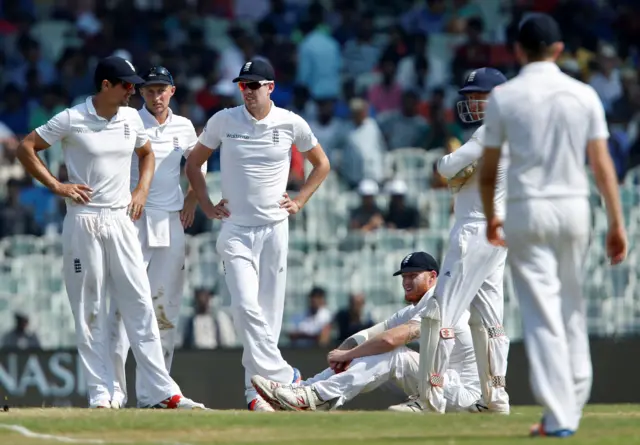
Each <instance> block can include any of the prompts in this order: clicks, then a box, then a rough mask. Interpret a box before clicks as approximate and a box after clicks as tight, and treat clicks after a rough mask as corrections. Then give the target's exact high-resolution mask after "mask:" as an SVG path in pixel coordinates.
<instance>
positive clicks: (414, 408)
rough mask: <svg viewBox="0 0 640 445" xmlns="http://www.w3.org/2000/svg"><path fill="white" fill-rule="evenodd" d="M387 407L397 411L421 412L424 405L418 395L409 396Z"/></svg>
mask: <svg viewBox="0 0 640 445" xmlns="http://www.w3.org/2000/svg"><path fill="white" fill-rule="evenodd" d="M387 409H388V410H389V411H395V412H397V413H423V412H424V411H425V409H424V405H423V404H422V402H421V401H420V397H418V396H409V398H408V399H407V400H406V401H405V402H402V403H400V404H398V405H392V406H390V407H389V408H387Z"/></svg>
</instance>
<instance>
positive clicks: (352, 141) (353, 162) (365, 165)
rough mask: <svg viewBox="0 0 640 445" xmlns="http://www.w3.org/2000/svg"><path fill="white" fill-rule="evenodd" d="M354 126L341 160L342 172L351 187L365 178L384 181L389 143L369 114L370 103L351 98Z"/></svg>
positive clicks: (377, 181) (352, 125)
mask: <svg viewBox="0 0 640 445" xmlns="http://www.w3.org/2000/svg"><path fill="white" fill-rule="evenodd" d="M349 105H350V108H351V122H352V124H351V129H350V131H349V133H348V136H347V143H346V146H345V150H344V157H343V160H342V172H341V173H342V176H343V177H344V178H345V179H346V180H347V183H348V184H349V185H350V186H351V187H355V186H356V185H357V184H359V183H360V181H362V180H363V179H371V180H373V181H374V182H376V183H381V182H382V180H383V179H384V155H385V153H386V152H387V147H386V144H385V142H384V136H383V135H382V132H381V131H380V128H379V127H378V124H377V123H376V121H375V120H374V119H373V118H371V117H369V104H368V103H367V102H366V101H365V100H363V99H352V100H351V103H350V104H349Z"/></svg>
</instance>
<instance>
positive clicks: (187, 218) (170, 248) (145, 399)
mask: <svg viewBox="0 0 640 445" xmlns="http://www.w3.org/2000/svg"><path fill="white" fill-rule="evenodd" d="M143 79H144V81H145V82H144V83H143V84H142V85H141V86H140V94H141V95H142V97H143V99H144V101H145V105H144V106H143V107H142V108H141V109H140V110H139V111H138V113H139V114H140V118H141V119H142V123H143V124H144V127H145V130H146V133H147V136H148V137H149V140H150V141H151V149H152V150H153V153H154V155H155V160H156V163H155V174H154V175H153V180H152V182H151V187H150V188H149V195H148V197H147V202H146V206H145V208H144V210H143V212H142V216H141V218H140V219H138V220H137V221H136V222H135V225H136V229H137V232H138V239H139V240H140V244H141V247H142V257H143V258H144V265H145V267H146V270H147V275H148V277H149V284H150V286H151V295H152V297H153V306H154V310H155V313H156V319H157V320H158V328H159V329H160V339H161V341H162V350H163V355H164V363H165V367H166V369H167V371H171V362H172V361H173V351H174V347H175V343H176V339H177V338H176V337H177V334H178V318H179V316H180V302H181V300H182V290H183V287H184V280H185V267H184V261H185V248H186V245H185V236H184V229H185V228H187V227H189V226H190V225H191V224H192V223H193V219H194V214H195V210H196V205H197V199H196V196H195V193H193V190H191V189H189V190H188V191H187V194H186V196H184V193H183V191H182V188H181V187H180V162H181V160H182V158H183V157H184V158H187V157H188V156H189V154H190V153H191V150H193V147H195V145H196V142H197V141H198V137H197V135H196V130H195V128H194V127H193V124H192V123H191V121H190V120H189V119H187V118H185V117H182V116H178V115H175V114H174V113H173V111H172V110H171V108H169V103H170V102H171V97H173V95H174V93H175V91H176V87H175V85H174V81H173V76H172V75H171V73H170V72H169V71H168V70H167V69H166V68H164V67H162V66H157V67H153V68H151V69H150V70H149V71H148V72H147V73H146V74H145V75H144V76H143ZM202 167H203V174H204V173H206V167H207V165H206V163H204V164H203V166H202ZM138 170H139V166H138V158H137V156H133V158H132V161H131V189H132V190H135V187H137V185H138V183H139V179H140V178H139V174H138ZM121 318H122V317H121V314H120V313H119V311H117V308H116V307H115V305H112V308H111V311H110V326H111V329H112V337H111V341H112V343H111V353H112V354H113V361H114V364H115V370H116V371H115V372H116V374H115V375H116V384H115V395H114V401H115V402H116V403H119V404H120V405H121V406H124V405H125V403H126V400H127V385H126V375H125V363H126V360H127V353H128V351H129V341H128V338H127V335H126V331H125V330H124V325H123V323H122V320H121ZM136 395H137V399H138V406H141V407H144V406H148V405H149V404H151V403H152V402H151V401H150V400H149V396H148V391H147V389H146V388H145V386H144V384H143V382H142V380H141V379H140V373H139V372H137V373H136Z"/></svg>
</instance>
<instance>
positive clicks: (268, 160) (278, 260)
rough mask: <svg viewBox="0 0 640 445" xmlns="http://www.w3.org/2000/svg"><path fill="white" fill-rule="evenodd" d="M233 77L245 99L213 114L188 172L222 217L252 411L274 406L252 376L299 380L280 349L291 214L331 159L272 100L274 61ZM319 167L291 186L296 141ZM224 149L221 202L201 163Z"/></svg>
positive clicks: (206, 205)
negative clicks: (292, 191)
mask: <svg viewBox="0 0 640 445" xmlns="http://www.w3.org/2000/svg"><path fill="white" fill-rule="evenodd" d="M234 82H235V83H237V84H238V87H239V88H240V91H241V92H242V98H243V100H244V105H242V106H239V107H235V108H230V109H225V110H222V111H219V112H218V113H216V114H214V115H213V116H212V117H211V118H210V119H209V121H208V122H207V125H206V126H205V128H204V130H203V132H202V134H201V135H200V138H199V142H198V144H197V145H196V147H195V149H194V150H193V153H192V154H191V155H190V156H189V159H187V164H186V172H187V176H188V177H189V181H190V182H191V185H192V187H193V189H194V190H195V192H196V194H197V196H198V201H199V203H200V206H201V208H202V210H203V211H204V213H205V214H206V215H207V216H208V217H210V218H216V219H222V221H223V222H222V229H221V231H220V235H219V236H218V240H217V244H216V249H217V251H218V253H219V254H220V256H221V258H222V261H223V264H224V270H225V282H226V284H227V287H228V289H229V293H230V294H231V307H232V310H233V321H234V324H235V327H236V332H237V333H238V335H239V337H240V339H241V341H242V345H243V347H244V353H243V357H242V364H243V366H244V368H245V397H246V401H247V404H248V407H249V409H250V410H252V411H273V408H271V406H270V405H269V404H268V403H266V402H265V401H264V400H263V399H262V398H261V397H260V396H259V395H258V394H257V393H256V391H255V389H254V388H253V386H252V385H251V377H252V376H253V375H261V376H263V377H265V378H268V379H271V380H273V381H277V382H279V383H282V384H288V383H291V382H292V381H297V380H299V371H298V370H297V369H295V368H292V367H291V366H290V365H289V364H288V363H287V362H286V361H285V360H284V359H283V358H282V354H281V353H280V350H279V349H278V339H279V337H280V330H281V328H282V316H283V311H284V300H285V290H286V283H287V252H288V242H289V220H288V217H289V215H291V214H296V213H298V212H299V211H300V210H301V209H302V208H304V205H305V203H306V202H307V201H308V200H309V198H311V196H312V195H313V193H314V192H315V191H316V190H317V188H318V187H319V186H320V184H322V182H323V181H324V179H325V178H326V176H327V175H328V173H329V169H330V166H329V160H328V159H327V156H326V155H325V153H324V151H323V149H322V147H321V146H320V144H319V143H318V140H317V139H316V137H315V136H314V135H313V133H312V131H311V129H310V128H309V124H307V122H305V121H304V120H303V119H302V118H301V117H300V116H298V115H296V114H295V113H292V112H290V111H287V110H285V109H282V108H278V107H276V106H275V105H274V104H273V102H272V101H271V97H270V96H271V92H272V91H273V90H274V88H277V87H276V85H275V76H274V71H273V67H271V65H270V64H269V63H268V62H266V61H265V60H264V59H254V60H251V61H248V62H246V63H245V64H244V65H243V66H242V68H241V70H240V74H239V75H238V77H237V78H235V79H234ZM293 144H295V145H296V147H297V149H298V151H300V152H301V153H302V154H303V155H304V156H305V157H306V159H307V160H309V161H310V162H311V164H312V166H313V169H312V170H311V173H310V174H309V177H308V178H307V179H306V181H305V183H304V184H303V186H302V188H301V189H300V192H299V193H298V194H297V195H296V196H295V197H294V198H291V197H290V196H289V195H288V194H287V192H286V187H287V180H288V177H289V169H290V159H291V147H292V145H293ZM218 148H219V149H220V170H221V176H222V181H221V187H222V200H221V201H220V202H219V203H217V204H216V205H214V204H213V203H212V202H211V200H210V199H209V196H208V193H207V186H206V183H205V180H204V178H203V177H202V175H201V174H200V166H201V165H202V163H203V162H204V161H206V160H207V159H208V158H209V156H210V155H211V153H212V152H213V150H217V149H218Z"/></svg>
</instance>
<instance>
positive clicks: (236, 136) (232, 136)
mask: <svg viewBox="0 0 640 445" xmlns="http://www.w3.org/2000/svg"><path fill="white" fill-rule="evenodd" d="M227 137H228V138H229V139H244V140H249V139H250V138H249V135H248V134H238V133H227Z"/></svg>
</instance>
